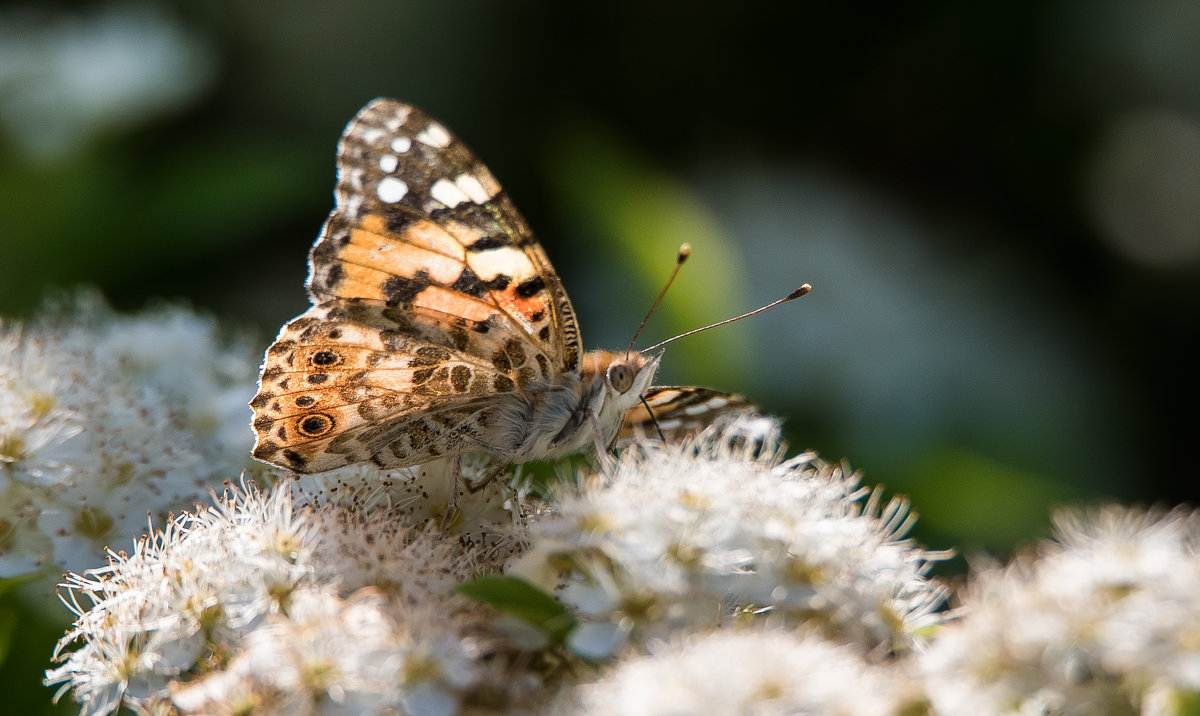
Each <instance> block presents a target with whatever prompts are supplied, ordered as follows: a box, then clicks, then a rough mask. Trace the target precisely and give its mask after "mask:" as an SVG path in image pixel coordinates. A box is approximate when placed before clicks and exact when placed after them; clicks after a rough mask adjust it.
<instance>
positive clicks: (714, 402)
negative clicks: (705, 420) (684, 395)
mask: <svg viewBox="0 0 1200 716" xmlns="http://www.w3.org/2000/svg"><path fill="white" fill-rule="evenodd" d="M705 405H707V406H708V407H709V408H711V409H712V410H720V409H721V408H724V407H725V406H726V405H729V401H728V400H726V399H725V398H721V397H717V398H709V399H708V402H707V403H705Z"/></svg>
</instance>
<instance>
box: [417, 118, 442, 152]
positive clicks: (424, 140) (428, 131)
mask: <svg viewBox="0 0 1200 716" xmlns="http://www.w3.org/2000/svg"><path fill="white" fill-rule="evenodd" d="M417 141H418V142H420V143H421V144H428V145H429V146H431V147H434V148H436V149H445V148H446V147H447V146H449V145H450V133H449V132H447V131H446V128H445V127H443V126H442V125H440V124H438V123H437V122H430V123H429V126H428V127H426V128H425V129H422V130H421V133H420V134H418V135H417Z"/></svg>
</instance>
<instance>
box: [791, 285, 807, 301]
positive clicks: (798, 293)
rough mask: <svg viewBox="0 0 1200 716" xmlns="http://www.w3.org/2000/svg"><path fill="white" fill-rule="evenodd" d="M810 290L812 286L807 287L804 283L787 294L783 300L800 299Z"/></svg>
mask: <svg viewBox="0 0 1200 716" xmlns="http://www.w3.org/2000/svg"><path fill="white" fill-rule="evenodd" d="M811 290H812V286H809V285H808V284H807V283H806V284H804V285H803V286H801V287H800V288H798V289H796V290H795V291H792V292H791V293H789V294H788V295H787V298H785V299H784V300H785V301H791V300H792V299H794V298H800V297H801V296H803V295H804V294H806V293H808V292H809V291H811Z"/></svg>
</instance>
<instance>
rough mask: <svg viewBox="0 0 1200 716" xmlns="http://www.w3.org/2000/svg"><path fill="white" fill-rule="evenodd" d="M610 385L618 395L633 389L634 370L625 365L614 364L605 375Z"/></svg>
mask: <svg viewBox="0 0 1200 716" xmlns="http://www.w3.org/2000/svg"><path fill="white" fill-rule="evenodd" d="M605 377H606V378H607V380H608V384H609V385H610V386H612V388H613V390H615V391H617V392H618V393H624V392H626V391H628V390H629V389H630V388H632V387H633V369H632V368H630V367H629V366H627V365H625V364H624V363H613V364H612V365H610V366H609V367H608V371H607V372H606V373H605Z"/></svg>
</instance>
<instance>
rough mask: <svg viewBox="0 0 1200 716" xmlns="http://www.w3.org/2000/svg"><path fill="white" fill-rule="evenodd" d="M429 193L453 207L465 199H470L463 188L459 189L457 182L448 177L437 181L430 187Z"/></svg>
mask: <svg viewBox="0 0 1200 716" xmlns="http://www.w3.org/2000/svg"><path fill="white" fill-rule="evenodd" d="M429 195H430V196H432V197H433V198H434V199H437V200H438V201H440V202H442V203H443V204H445V205H446V206H448V207H450V208H451V209H453V208H454V207H456V206H458V205H459V204H461V203H463V202H464V201H470V197H468V196H467V195H466V193H465V192H464V191H463V190H462V189H459V188H458V185H457V184H454V183H453V182H450V181H447V180H446V179H438V180H437V181H435V182H434V183H433V186H431V187H429Z"/></svg>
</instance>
